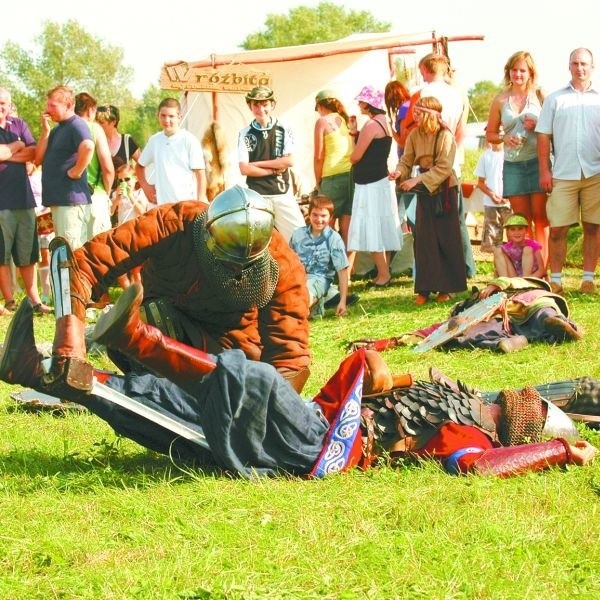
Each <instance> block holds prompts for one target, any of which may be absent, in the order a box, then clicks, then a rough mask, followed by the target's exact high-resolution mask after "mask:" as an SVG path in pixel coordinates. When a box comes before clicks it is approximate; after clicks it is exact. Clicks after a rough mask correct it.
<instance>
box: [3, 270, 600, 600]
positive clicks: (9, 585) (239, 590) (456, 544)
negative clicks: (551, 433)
mask: <svg viewBox="0 0 600 600" xmlns="http://www.w3.org/2000/svg"><path fill="white" fill-rule="evenodd" d="M479 267H480V272H481V275H480V276H479V277H477V278H476V279H474V280H473V281H471V282H470V283H471V284H474V285H482V284H483V283H484V281H486V280H487V278H488V277H489V272H490V266H489V264H485V263H480V264H479ZM578 277H579V272H578V271H576V270H574V269H569V270H568V271H567V278H566V282H565V283H566V287H567V289H576V288H577V286H578ZM353 291H356V292H358V293H359V294H361V300H360V302H359V303H358V304H356V305H355V306H353V307H352V308H351V309H350V314H349V316H348V317H347V318H344V319H338V318H336V317H333V316H328V317H327V318H325V319H323V320H321V321H316V322H313V324H312V330H311V340H312V348H313V354H314V356H313V367H312V375H311V378H310V380H309V382H308V385H307V387H306V389H305V395H306V396H310V395H312V394H314V393H315V392H316V391H317V390H318V389H319V387H320V386H321V385H322V384H323V383H324V382H325V381H326V379H327V378H328V377H329V376H330V375H331V374H332V373H333V371H334V370H335V369H336V367H337V365H338V364H339V362H340V360H341V359H342V358H343V357H344V356H345V344H346V342H347V341H349V340H352V339H356V338H363V337H385V336H390V335H399V334H401V333H405V332H409V331H412V330H413V329H415V328H417V327H423V326H425V325H428V324H431V323H433V322H436V321H439V320H443V319H445V318H446V315H447V313H448V310H449V307H448V306H447V305H446V306H441V305H437V304H436V303H430V304H427V305H426V306H424V307H420V308H417V307H415V306H413V304H412V300H413V292H412V283H411V281H410V279H409V278H408V277H405V276H403V277H396V278H394V285H393V286H391V287H389V288H386V289H385V290H376V291H367V290H365V289H364V282H360V281H356V282H354V283H353ZM567 298H568V300H569V304H570V306H571V309H572V316H573V318H574V320H575V321H576V322H577V323H579V324H580V326H581V327H582V328H583V330H584V331H585V337H584V338H583V340H581V341H580V342H577V343H570V344H562V345H556V346H549V345H541V344H540V345H536V344H532V345H530V346H529V347H528V348H526V349H524V350H522V351H521V352H518V353H515V354H512V355H502V354H494V353H491V352H488V351H483V350H473V351H466V350H460V351H451V352H448V351H431V352H428V353H426V354H416V353H414V352H413V351H412V350H411V349H410V348H408V347H401V348H396V349H394V350H392V351H389V352H386V353H385V355H384V356H385V358H386V360H387V361H388V363H389V364H390V365H391V367H392V368H393V370H394V371H396V372H401V371H402V372H403V371H410V372H411V373H413V375H414V376H415V378H425V377H426V374H427V370H428V368H429V366H430V365H435V366H437V367H439V368H440V369H442V370H443V371H445V372H446V373H447V374H448V375H450V376H452V377H456V378H459V379H462V380H464V381H466V382H467V383H469V384H472V385H474V386H477V387H479V388H480V389H483V390H493V389H501V388H505V387H508V388H511V387H518V386H522V385H525V384H536V383H543V382H547V381H552V380H560V379H565V378H571V377H578V376H581V375H591V376H594V377H597V378H600V363H599V361H598V352H599V350H600V348H599V345H598V342H597V339H598V338H597V335H596V327H597V324H598V322H597V319H598V314H599V313H598V306H599V304H600V297H599V296H595V297H590V296H582V295H580V294H579V293H577V292H572V293H571V292H568V293H567ZM7 325H8V320H7V319H6V318H2V320H1V321H0V337H1V339H3V338H4V334H5V331H6V327H7ZM52 333H53V320H52V319H51V318H50V317H47V316H41V317H36V335H37V337H38V340H39V341H42V340H43V341H49V340H51V337H52ZM14 389H16V388H11V386H8V385H5V384H0V392H1V393H0V427H1V431H2V436H1V437H0V511H1V513H0V514H1V515H2V531H1V532H0V598H7V599H8V598H10V599H15V598H23V599H25V598H26V599H32V598H40V599H41V598H43V599H48V598H89V599H96V598H103V599H129V598H140V599H145V598H160V599H162V598H165V599H171V598H172V599H191V598H203V599H238V598H240V599H242V598H243V599H253V598H300V599H304V598H331V599H354V598H372V599H382V598H383V599H387V598H427V599H429V598H439V599H442V598H444V599H446V598H452V599H454V598H457V599H458V598H478V599H479V598H486V599H487V598H499V599H500V598H501V599H513V598H514V599H516V600H517V599H518V600H521V599H523V598H536V599H537V598H550V597H552V598H565V599H567V598H569V599H570V598H589V599H592V598H598V597H600V569H599V567H600V544H599V543H598V539H599V538H600V501H599V500H600V497H599V496H600V460H597V461H596V462H595V463H593V464H592V465H589V466H587V467H585V468H568V469H566V470H553V471H549V472H545V473H541V474H529V475H526V476H524V477H519V478H513V479H508V480H494V479H488V478H481V477H476V476H467V477H461V478H456V477H452V476H449V475H447V474H445V473H444V472H443V471H441V469H440V468H439V467H437V466H436V465H435V464H432V463H430V464H424V465H401V466H399V467H396V468H391V467H388V466H382V467H381V468H379V469H377V470H371V471H369V472H365V473H362V472H357V471H356V472H351V473H347V474H343V475H338V476H332V477H330V478H328V479H325V480H319V481H307V480H302V479H294V478H289V479H287V478H278V479H266V480H257V481H243V480H239V479H232V478H230V477H227V476H225V475H223V474H220V473H218V472H210V471H209V472H201V471H198V470H190V469H189V468H187V467H186V466H185V465H178V464H174V463H173V462H171V461H170V460H169V458H168V457H163V456H159V455H157V454H154V453H151V452H148V451H146V450H145V449H144V448H142V447H140V446H138V445H136V444H135V443H133V442H131V441H129V440H126V439H121V438H117V437H116V436H115V434H114V433H113V432H112V430H111V429H110V428H109V427H108V426H107V425H106V424H105V423H104V422H103V421H101V420H100V419H98V418H97V417H94V416H93V415H91V414H89V413H68V414H66V415H65V416H63V417H57V416H52V415H50V414H47V413H44V414H41V413H40V414H31V413H25V412H23V411H22V410H20V409H16V408H15V406H14V402H13V401H12V400H11V399H10V398H9V393H10V392H11V391H13V390H14ZM582 433H583V435H584V436H585V437H586V438H587V439H589V440H590V441H591V442H592V443H594V444H596V445H597V446H599V447H600V433H599V432H595V431H592V430H589V429H587V428H584V427H582Z"/></svg>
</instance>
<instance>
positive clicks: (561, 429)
mask: <svg viewBox="0 0 600 600" xmlns="http://www.w3.org/2000/svg"><path fill="white" fill-rule="evenodd" d="M543 401H544V402H545V403H546V405H547V407H548V408H547V411H548V412H547V414H546V421H545V423H544V428H543V429H542V437H543V438H544V439H548V438H556V437H562V438H565V439H566V440H567V441H568V442H573V441H576V440H580V439H581V435H580V434H579V430H578V429H577V427H576V426H575V423H573V421H572V420H571V418H570V417H569V415H567V413H565V412H564V411H563V410H561V409H560V408H559V407H558V406H556V404H553V403H552V402H550V401H548V400H546V399H545V398H543Z"/></svg>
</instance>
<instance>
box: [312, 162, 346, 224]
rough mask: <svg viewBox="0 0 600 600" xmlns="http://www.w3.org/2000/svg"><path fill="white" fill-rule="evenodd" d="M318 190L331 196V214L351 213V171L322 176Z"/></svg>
mask: <svg viewBox="0 0 600 600" xmlns="http://www.w3.org/2000/svg"><path fill="white" fill-rule="evenodd" d="M319 192H320V193H321V194H325V195H326V196H329V197H330V198H331V201H332V202H333V216H334V217H341V216H342V215H351V214H352V200H353V198H354V181H353V180H352V173H351V172H350V171H348V172H347V173H340V174H339V175H330V176H329V177H323V179H321V184H320V185H319Z"/></svg>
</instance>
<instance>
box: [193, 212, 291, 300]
mask: <svg viewBox="0 0 600 600" xmlns="http://www.w3.org/2000/svg"><path fill="white" fill-rule="evenodd" d="M206 219H207V213H206V212H204V213H202V214H201V215H198V217H196V219H194V223H193V235H194V249H195V251H196V257H197V258H198V261H199V263H200V266H201V269H202V272H203V273H204V275H205V276H206V279H207V283H208V285H210V286H214V287H215V288H217V289H220V290H222V294H221V303H222V307H223V310H224V311H238V310H241V311H247V310H250V309H251V308H254V307H257V308H264V307H265V306H266V305H267V304H268V303H269V301H270V300H271V298H272V297H273V294H274V293H275V287H276V286H277V281H278V280H279V265H278V264H277V261H276V260H275V259H274V258H273V257H272V256H271V254H270V252H268V251H267V252H264V253H263V255H262V256H261V257H260V258H258V259H257V260H255V261H254V262H252V263H251V264H250V265H249V266H247V267H246V268H244V269H242V270H241V271H240V272H239V273H236V272H234V271H232V270H231V269H230V268H228V267H227V266H226V265H225V264H224V263H223V261H221V260H218V259H217V258H215V256H214V254H213V253H212V252H211V251H210V250H209V249H208V246H207V241H208V238H209V235H210V234H209V233H208V231H207V229H206Z"/></svg>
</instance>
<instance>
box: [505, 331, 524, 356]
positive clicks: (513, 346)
mask: <svg viewBox="0 0 600 600" xmlns="http://www.w3.org/2000/svg"><path fill="white" fill-rule="evenodd" d="M527 344H529V341H528V340H527V338H526V337H525V336H524V335H513V336H511V337H508V338H504V339H502V340H500V343H499V344H498V350H500V351H501V352H504V353H505V354H508V353H510V352H516V351H517V350H522V349H523V348H525V346H527Z"/></svg>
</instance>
